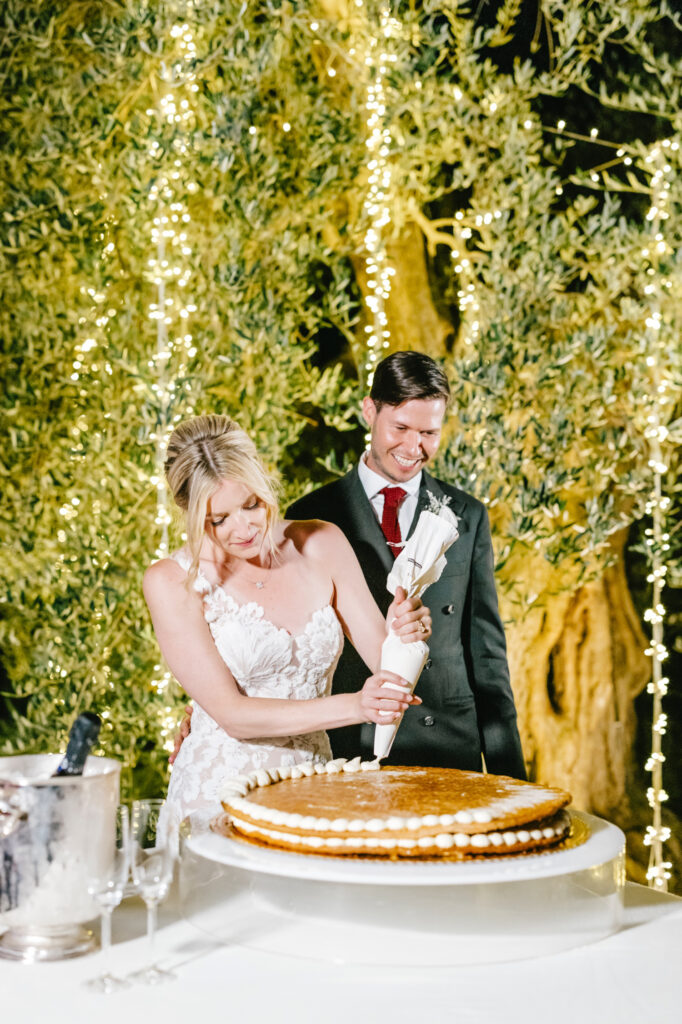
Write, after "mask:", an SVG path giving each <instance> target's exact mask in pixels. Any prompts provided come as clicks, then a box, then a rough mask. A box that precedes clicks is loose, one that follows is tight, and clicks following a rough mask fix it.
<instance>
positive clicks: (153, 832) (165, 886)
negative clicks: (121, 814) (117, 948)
mask: <svg viewBox="0 0 682 1024" xmlns="http://www.w3.org/2000/svg"><path fill="white" fill-rule="evenodd" d="M162 806H163V800H134V801H133V805H132V816H131V822H130V852H131V866H132V871H133V883H134V885H135V889H136V891H137V892H138V893H139V894H140V896H141V897H142V899H143V900H144V902H145V904H146V907H147V941H148V945H149V959H150V963H149V965H148V966H147V967H145V968H143V969H142V970H141V971H137V972H136V973H135V974H134V975H133V978H135V979H136V980H138V981H142V982H145V983H146V984H147V985H158V984H159V983H160V982H163V981H171V980H172V979H173V978H174V977H175V975H174V974H173V972H172V971H166V970H163V968H161V967H159V966H158V965H157V964H155V963H154V940H155V938H156V918H157V909H158V906H159V903H160V902H161V901H162V900H163V899H165V898H166V896H167V895H168V890H169V889H170V884H171V881H172V878H173V860H174V847H173V845H172V840H171V839H170V837H169V836H168V835H167V834H164V833H163V832H161V831H157V829H158V823H159V813H160V811H161V808H162Z"/></svg>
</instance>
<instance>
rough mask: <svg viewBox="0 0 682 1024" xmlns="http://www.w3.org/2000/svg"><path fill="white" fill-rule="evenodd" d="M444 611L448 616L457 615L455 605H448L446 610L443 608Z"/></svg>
mask: <svg viewBox="0 0 682 1024" xmlns="http://www.w3.org/2000/svg"><path fill="white" fill-rule="evenodd" d="M443 611H444V612H445V614H446V615H454V614H455V606H454V604H446V605H445V608H443Z"/></svg>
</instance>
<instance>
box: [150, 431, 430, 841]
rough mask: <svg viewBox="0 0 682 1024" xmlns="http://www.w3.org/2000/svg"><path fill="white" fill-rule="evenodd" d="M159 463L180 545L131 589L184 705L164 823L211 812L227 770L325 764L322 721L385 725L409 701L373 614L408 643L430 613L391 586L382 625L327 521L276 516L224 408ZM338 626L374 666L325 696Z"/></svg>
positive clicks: (425, 628)
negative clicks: (345, 688) (188, 718)
mask: <svg viewBox="0 0 682 1024" xmlns="http://www.w3.org/2000/svg"><path fill="white" fill-rule="evenodd" d="M165 470H166V478H167V481H168V485H169V487H170V489H171V491H172V493H173V497H174V499H175V502H176V504H177V505H178V506H179V507H180V508H181V509H182V510H183V511H184V513H185V519H186V537H187V541H186V544H185V545H184V547H182V548H180V549H179V550H178V551H176V552H174V553H173V554H172V555H171V556H170V558H164V559H161V560H160V561H158V562H155V563H154V564H153V565H152V566H150V568H149V569H147V571H146V573H145V577H144V595H145V599H146V601H147V605H148V607H149V611H150V613H151V617H152V622H153V625H154V631H155V633H156V636H157V639H158V642H159V646H160V648H161V651H162V653H163V656H164V658H165V659H166V661H167V663H168V666H169V668H170V670H171V672H172V673H173V675H174V676H175V678H176V679H177V680H178V682H179V683H180V685H181V686H182V688H183V689H184V690H185V692H186V693H187V694H188V695H189V696H190V697H191V698H192V701H193V705H194V710H193V714H192V728H191V732H190V734H189V736H188V737H187V739H185V741H184V743H183V744H182V747H181V749H180V752H179V754H178V756H177V758H176V760H175V763H174V766H173V772H172V776H171V781H170V786H169V789H168V796H167V800H166V804H165V808H164V818H165V823H164V827H165V828H168V829H170V830H171V832H175V831H176V830H177V828H178V826H179V824H180V822H181V820H182V819H183V818H184V817H185V816H186V815H187V814H188V813H190V812H192V811H195V812H200V813H201V814H202V815H203V816H204V818H208V817H210V816H212V815H213V814H215V813H217V812H218V811H219V810H220V802H219V795H220V788H221V785H222V783H223V781H224V779H225V778H226V777H227V776H229V775H234V774H241V773H244V772H249V771H253V770H256V769H258V768H272V767H277V766H284V765H293V764H298V763H300V762H303V761H311V762H313V763H314V762H319V761H325V760H328V759H329V758H330V756H331V751H330V747H329V740H328V738H327V735H326V732H325V730H327V729H334V728H336V727H338V726H344V725H352V724H356V723H359V722H381V723H384V724H385V723H390V722H391V721H394V720H396V719H397V718H398V717H399V716H400V715H401V714H402V713H403V711H404V710H405V709H406V708H407V707H408V705H410V704H418V703H420V701H419V698H418V697H414V696H412V695H410V693H409V691H408V690H406V689H405V682H404V680H402V679H400V677H399V676H396V675H394V674H393V673H391V672H386V671H379V670H378V668H379V662H380V652H381V644H382V642H383V640H384V638H385V636H386V622H389V623H391V625H392V628H393V631H394V632H396V633H398V634H399V635H400V637H401V639H402V640H403V641H405V642H406V643H409V642H410V641H413V640H417V639H424V638H425V637H426V636H427V635H428V634H429V633H430V631H431V630H430V625H431V619H430V616H429V610H428V608H425V607H423V606H422V605H421V602H419V601H418V600H416V599H409V600H406V599H405V594H404V592H403V591H400V590H399V591H398V594H397V595H396V598H395V600H394V601H393V604H392V605H391V607H390V608H389V610H388V615H387V618H386V621H385V620H384V618H383V616H382V615H381V612H380V611H379V609H378V608H377V606H376V604H375V603H374V600H373V598H372V596H371V594H370V592H369V590H368V588H367V584H366V583H365V579H364V576H363V574H362V571H361V569H360V566H359V564H358V561H357V559H356V557H355V554H354V552H353V550H352V548H351V546H350V544H349V543H348V541H347V540H346V538H345V537H344V535H343V534H342V533H341V531H340V530H339V529H338V528H337V527H336V526H333V525H331V524H330V523H323V522H321V521H319V520H313V521H306V522H288V521H285V520H282V519H280V518H279V515H278V509H277V501H276V498H275V494H274V483H273V480H272V479H271V478H270V477H269V475H268V474H267V472H266V470H265V468H264V466H263V464H262V463H261V461H260V459H259V457H258V454H257V452H256V448H255V445H254V444H253V442H252V441H251V440H250V439H249V438H248V437H247V435H246V434H245V433H244V431H243V430H241V428H240V427H238V426H237V424H236V423H234V422H233V421H232V420H230V419H229V418H228V417H227V416H218V415H211V416H199V417H195V418H194V419H190V420H187V421H186V422H184V423H181V424H180V425H179V426H178V427H177V429H176V430H175V431H174V432H173V434H172V436H171V438H170V441H169V444H168V451H167V457H166V465H165ZM343 634H345V635H346V636H347V637H348V639H349V640H350V641H351V643H352V644H353V646H354V647H355V648H356V649H357V650H358V652H359V653H360V655H361V656H362V658H363V660H364V661H365V663H366V664H367V665H368V666H369V667H370V668H371V670H372V672H373V674H371V675H370V676H369V678H368V679H367V681H366V682H365V684H364V686H363V687H362V689H361V690H360V691H358V692H357V693H340V694H334V695H332V694H331V680H332V675H333V672H334V668H335V666H336V662H337V661H338V658H339V655H340V653H341V649H342V647H343ZM386 682H390V683H393V684H394V685H398V686H402V688H401V689H399V690H396V689H394V688H391V689H382V684H383V683H386Z"/></svg>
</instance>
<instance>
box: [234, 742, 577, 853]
mask: <svg viewBox="0 0 682 1024" xmlns="http://www.w3.org/2000/svg"><path fill="white" fill-rule="evenodd" d="M570 800H571V796H570V793H567V792H565V791H564V790H561V789H554V788H552V787H549V786H542V785H537V784H535V783H530V782H521V781H519V780H518V779H512V778H507V777H506V776H501V775H483V774H481V773H479V772H467V771H459V770H458V769H455V768H394V767H381V766H380V765H379V763H378V762H377V761H371V762H361V761H360V758H355V759H354V760H352V761H347V760H345V759H344V758H337V759H336V760H333V761H328V762H326V764H315V765H313V764H310V763H306V764H300V765H295V766H293V767H287V768H285V767H282V768H275V769H261V770H260V771H256V772H252V773H251V774H249V775H242V776H237V777H235V778H231V779H228V780H227V781H226V782H225V786H224V789H223V793H222V795H221V802H222V805H223V808H224V809H225V811H226V813H227V815H228V818H229V824H230V827H231V829H232V830H234V832H236V833H238V834H240V835H242V836H244V837H246V838H249V839H254V840H256V841H258V842H261V843H265V844H266V845H268V846H273V847H277V848H279V849H284V850H293V851H296V852H298V853H316V854H331V855H334V856H342V855H343V856H348V855H351V856H371V857H390V858H395V857H414V858H432V857H443V858H449V859H453V858H454V859H459V858H469V857H479V856H490V855H494V856H501V855H504V856H506V855H509V854H526V853H529V852H534V851H538V850H542V849H545V848H547V847H552V846H555V845H556V844H557V843H559V842H561V840H562V839H564V838H565V837H566V836H567V835H568V833H569V831H570V818H569V816H568V813H567V812H566V810H565V808H566V806H567V805H568V804H569V803H570Z"/></svg>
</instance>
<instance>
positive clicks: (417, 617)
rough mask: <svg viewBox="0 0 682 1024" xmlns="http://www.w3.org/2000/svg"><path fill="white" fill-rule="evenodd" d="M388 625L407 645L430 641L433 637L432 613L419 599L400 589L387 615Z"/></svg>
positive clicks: (397, 590)
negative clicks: (418, 641) (417, 641)
mask: <svg viewBox="0 0 682 1024" xmlns="http://www.w3.org/2000/svg"><path fill="white" fill-rule="evenodd" d="M386 625H387V626H388V628H389V629H391V630H392V631H393V632H394V633H395V634H396V635H397V636H399V637H400V639H401V640H402V641H403V643H405V644H411V643H414V641H415V640H428V638H429V637H430V636H431V612H430V611H429V609H428V608H427V607H426V606H425V605H423V604H422V603H421V600H420V599H419V598H418V597H408V596H407V594H406V592H405V591H404V590H403V588H402V587H398V588H397V589H396V592H395V597H394V598H393V601H392V602H391V606H390V608H389V609H388V611H387V613H386Z"/></svg>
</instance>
